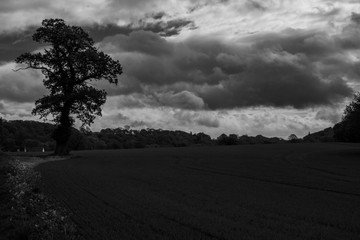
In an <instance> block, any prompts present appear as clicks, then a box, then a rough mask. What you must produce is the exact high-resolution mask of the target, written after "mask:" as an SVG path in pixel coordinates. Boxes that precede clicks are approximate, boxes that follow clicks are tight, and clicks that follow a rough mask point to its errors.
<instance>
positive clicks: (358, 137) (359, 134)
mask: <svg viewBox="0 0 360 240" xmlns="http://www.w3.org/2000/svg"><path fill="white" fill-rule="evenodd" d="M334 135H335V138H336V140H338V141H343V142H360V92H358V93H356V94H355V95H354V99H353V101H352V102H351V103H350V104H349V105H347V106H346V108H345V111H344V115H343V119H342V121H341V122H340V123H338V124H336V125H335V126H334Z"/></svg>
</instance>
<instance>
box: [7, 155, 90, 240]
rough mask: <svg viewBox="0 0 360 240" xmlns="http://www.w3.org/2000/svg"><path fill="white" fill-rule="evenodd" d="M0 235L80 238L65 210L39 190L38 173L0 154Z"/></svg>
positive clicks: (36, 237)
mask: <svg viewBox="0 0 360 240" xmlns="http://www.w3.org/2000/svg"><path fill="white" fill-rule="evenodd" d="M0 168H1V171H0V175H1V193H0V194H1V209H0V210H1V214H0V215H1V216H0V219H1V222H2V224H1V225H2V226H1V229H0V239H29V240H30V239H34V240H35V239H36V240H41V239H44V240H45V239H46V240H57V239H83V237H82V236H81V234H80V233H79V231H78V228H77V226H76V224H75V223H74V222H73V221H72V220H71V214H70V212H69V211H68V210H66V209H65V208H63V207H61V206H60V204H58V203H57V202H56V201H54V200H53V199H51V198H50V197H48V196H46V195H45V194H44V193H43V192H42V190H41V189H42V181H41V175H40V173H38V172H36V171H34V170H33V169H32V168H31V167H29V166H28V165H25V164H23V163H21V162H20V161H19V160H17V159H15V158H10V157H8V156H5V155H2V156H1V165H0Z"/></svg>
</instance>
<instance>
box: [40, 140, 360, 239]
mask: <svg viewBox="0 0 360 240" xmlns="http://www.w3.org/2000/svg"><path fill="white" fill-rule="evenodd" d="M74 154H75V155H78V156H80V157H79V158H76V159H69V160H65V161H58V162H51V163H44V164H41V165H39V166H38V167H36V170H38V171H40V172H41V174H42V177H43V179H44V180H45V181H44V182H45V191H46V193H47V194H49V195H51V196H53V197H54V198H56V199H57V200H58V201H60V202H61V203H62V204H64V205H66V206H67V208H68V209H69V210H70V211H71V212H72V213H73V219H74V221H75V223H76V224H77V225H79V226H80V230H81V233H82V234H83V235H84V237H85V238H86V239H359V238H360V204H359V203H360V188H359V186H360V162H359V161H360V160H359V159H360V158H359V156H360V145H359V144H352V145H351V144H334V143H332V144H285V145H249V146H229V147H226V146H224V147H189V148H162V149H136V150H108V151H83V152H74Z"/></svg>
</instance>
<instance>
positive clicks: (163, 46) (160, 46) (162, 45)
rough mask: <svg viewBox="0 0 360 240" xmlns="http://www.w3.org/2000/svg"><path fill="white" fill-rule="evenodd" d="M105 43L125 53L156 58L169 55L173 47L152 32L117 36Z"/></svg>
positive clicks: (106, 40)
mask: <svg viewBox="0 0 360 240" xmlns="http://www.w3.org/2000/svg"><path fill="white" fill-rule="evenodd" d="M103 43H111V44H113V45H114V46H115V47H117V49H118V50H122V51H125V52H140V53H146V54H149V55H154V56H161V55H168V54H170V53H171V52H172V50H173V46H172V44H170V43H169V42H167V41H166V40H165V39H164V38H162V37H160V36H158V35H157V34H155V33H153V32H151V31H143V30H141V31H135V32H132V33H130V34H129V35H121V34H119V35H116V36H113V37H109V38H106V39H105V41H104V42H103Z"/></svg>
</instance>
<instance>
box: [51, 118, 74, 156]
mask: <svg viewBox="0 0 360 240" xmlns="http://www.w3.org/2000/svg"><path fill="white" fill-rule="evenodd" d="M70 137H71V127H70V126H62V125H60V126H58V127H57V128H56V129H55V131H54V133H53V138H54V139H55V141H56V147H55V152H54V154H55V155H59V156H65V155H69V153H70V149H69V139H70Z"/></svg>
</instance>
